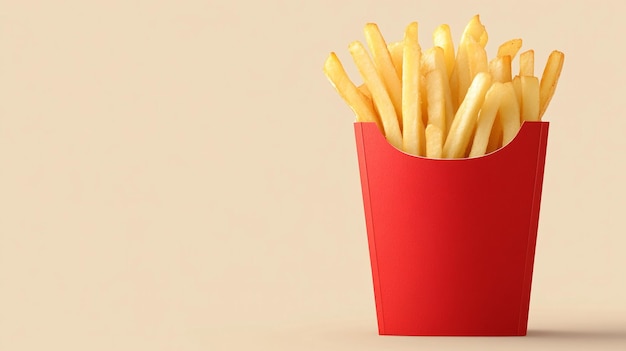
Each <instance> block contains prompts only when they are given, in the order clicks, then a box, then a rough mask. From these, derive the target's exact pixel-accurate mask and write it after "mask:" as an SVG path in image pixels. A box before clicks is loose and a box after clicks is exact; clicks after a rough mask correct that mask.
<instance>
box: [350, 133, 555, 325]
mask: <svg viewBox="0 0 626 351" xmlns="http://www.w3.org/2000/svg"><path fill="white" fill-rule="evenodd" d="M548 126H549V123H548V122H525V123H523V125H522V128H521V129H520V131H519V133H518V135H517V136H516V137H515V139H513V140H512V141H511V142H510V143H509V144H508V145H506V146H505V147H503V148H501V149H500V150H498V151H495V152H493V153H491V154H488V155H485V156H482V157H477V158H469V159H427V158H423V157H416V156H412V155H408V154H406V153H404V152H402V151H400V150H398V149H396V148H394V147H393V146H391V145H390V144H389V143H388V142H387V141H386V139H385V137H384V136H383V135H382V134H381V133H380V131H379V130H378V128H377V126H376V124H374V123H362V122H357V123H355V124H354V129H355V134H356V143H357V151H358V157H359V169H360V175H361V186H362V190H363V203H364V207H365V219H366V227H367V238H368V244H369V252H370V261H371V266H372V276H373V281H374V295H375V300H376V315H377V319H378V331H379V334H381V335H458V336H461V335H475V336H481V335H482V336H488V335H502V336H504V335H511V336H512V335H526V330H527V325H528V310H529V302H530V287H531V282H532V274H533V263H534V257H535V243H536V239H537V226H538V221H539V206H540V203H541V188H542V182H543V171H544V164H545V155H546V144H547V139H548Z"/></svg>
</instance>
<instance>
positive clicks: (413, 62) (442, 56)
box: [324, 15, 565, 158]
mask: <svg viewBox="0 0 626 351" xmlns="http://www.w3.org/2000/svg"><path fill="white" fill-rule="evenodd" d="M364 33H365V40H366V43H367V48H369V51H370V54H371V55H370V54H368V52H367V50H366V47H365V46H364V45H363V44H361V42H358V41H355V42H353V43H351V44H350V45H349V48H348V49H349V52H350V54H351V56H352V58H353V60H354V63H355V65H356V66H357V69H358V71H359V74H360V76H361V78H362V79H363V84H362V85H356V84H355V83H353V82H352V81H351V80H350V78H349V77H348V76H347V74H346V72H345V70H344V68H343V66H342V64H341V62H340V61H339V59H338V58H337V56H336V55H335V53H331V54H330V55H329V57H328V58H327V59H326V62H325V63H324V73H325V74H326V76H327V77H328V79H329V80H330V82H331V84H332V85H333V86H334V87H335V89H336V90H337V92H338V93H339V95H340V96H341V97H342V98H343V100H344V101H345V102H346V103H347V104H348V105H349V106H350V108H351V109H352V110H353V112H354V114H355V115H356V120H357V122H373V123H376V125H377V126H378V128H379V130H380V131H381V133H382V134H383V135H384V136H385V137H386V138H387V140H388V141H389V143H390V144H391V145H392V146H394V147H396V148H397V149H399V150H401V151H403V152H405V153H407V154H410V155H415V156H421V157H428V158H466V157H479V156H482V155H485V154H487V153H490V152H493V151H496V150H497V149H499V148H501V147H504V146H506V145H507V144H508V143H510V142H511V141H512V140H513V139H514V138H515V136H516V135H517V133H518V132H519V130H520V128H521V125H522V123H523V122H534V121H541V118H542V116H543V115H544V114H545V112H546V109H547V107H548V105H549V103H550V101H551V100H552V98H553V96H554V93H555V90H556V86H557V84H558V80H559V77H560V75H561V71H562V69H563V62H564V57H565V56H564V54H563V53H562V52H560V51H556V50H555V51H553V52H552V53H551V54H550V56H549V58H548V60H547V62H546V64H545V67H544V69H543V73H542V75H541V77H539V76H535V52H534V50H532V49H530V50H525V51H524V52H522V53H521V54H519V56H518V52H519V51H520V50H521V48H522V39H511V40H509V41H506V42H504V43H502V44H501V45H500V46H499V47H498V49H497V55H496V57H495V58H493V59H492V60H491V61H489V60H488V55H487V51H486V50H485V47H486V44H487V42H488V38H489V36H488V34H487V31H486V29H485V26H484V25H483V24H482V23H481V21H480V17H479V16H478V15H476V16H474V17H472V18H471V19H470V21H469V22H468V23H467V25H466V26H465V28H464V30H463V34H462V35H461V40H460V41H459V45H458V47H456V50H455V46H454V42H453V41H452V35H451V31H450V27H449V26H448V25H446V24H443V25H440V26H438V27H437V28H436V29H435V31H434V32H433V35H432V38H433V44H434V46H433V47H432V48H428V49H426V50H424V51H422V47H421V45H420V43H419V41H418V35H417V34H418V24H417V22H412V23H410V24H409V25H408V26H407V27H406V30H405V33H404V39H403V40H402V41H399V42H393V43H389V44H387V42H386V41H385V39H384V37H383V35H382V34H381V32H380V30H379V28H378V26H377V25H376V24H374V23H368V24H366V25H365V28H364ZM516 59H518V60H519V73H518V74H517V75H515V76H513V73H512V69H511V67H512V62H513V61H514V60H516Z"/></svg>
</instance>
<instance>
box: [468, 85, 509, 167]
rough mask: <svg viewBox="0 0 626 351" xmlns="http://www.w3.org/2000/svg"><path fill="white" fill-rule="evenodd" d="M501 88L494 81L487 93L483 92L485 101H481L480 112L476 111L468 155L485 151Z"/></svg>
mask: <svg viewBox="0 0 626 351" xmlns="http://www.w3.org/2000/svg"><path fill="white" fill-rule="evenodd" d="M502 89H503V85H502V83H499V82H495V83H493V85H492V86H491V88H489V90H487V94H485V101H484V102H483V105H482V107H481V108H480V112H479V113H478V121H477V122H476V123H477V125H476V133H475V134H474V140H473V141H472V149H471V150H470V153H469V157H477V156H482V155H484V154H485V152H486V151H487V144H488V143H489V135H490V134H491V129H492V127H493V122H494V121H495V119H496V113H497V112H498V107H500V96H501V95H502Z"/></svg>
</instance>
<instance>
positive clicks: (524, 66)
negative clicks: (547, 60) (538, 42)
mask: <svg viewBox="0 0 626 351" xmlns="http://www.w3.org/2000/svg"><path fill="white" fill-rule="evenodd" d="M519 75H520V76H534V75H535V51H534V50H528V51H524V52H522V53H521V54H520V55H519Z"/></svg>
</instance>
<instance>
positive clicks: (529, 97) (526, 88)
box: [520, 76, 539, 121]
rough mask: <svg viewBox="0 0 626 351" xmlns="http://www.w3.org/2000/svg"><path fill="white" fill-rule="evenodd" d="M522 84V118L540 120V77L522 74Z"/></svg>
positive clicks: (524, 119)
mask: <svg viewBox="0 0 626 351" xmlns="http://www.w3.org/2000/svg"><path fill="white" fill-rule="evenodd" d="M520 79H521V85H522V120H523V121H538V120H539V79H537V77H528V76H521V77H520Z"/></svg>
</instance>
